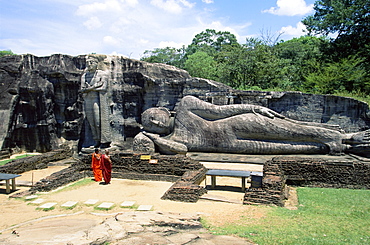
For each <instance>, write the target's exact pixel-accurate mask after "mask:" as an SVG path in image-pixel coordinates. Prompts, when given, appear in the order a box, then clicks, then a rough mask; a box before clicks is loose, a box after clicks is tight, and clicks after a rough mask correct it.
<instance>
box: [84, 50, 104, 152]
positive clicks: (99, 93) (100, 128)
mask: <svg viewBox="0 0 370 245" xmlns="http://www.w3.org/2000/svg"><path fill="white" fill-rule="evenodd" d="M104 58H105V56H103V55H100V56H98V55H90V56H88V57H87V60H86V62H87V66H86V72H85V73H84V74H83V75H82V78H81V92H82V94H83V99H84V111H85V117H86V119H87V121H88V123H89V125H90V128H91V132H92V137H93V139H94V141H95V147H99V146H100V145H103V146H108V145H109V143H110V142H111V139H110V126H109V106H108V96H107V91H108V81H109V70H108V69H107V67H106V64H105V63H104Z"/></svg>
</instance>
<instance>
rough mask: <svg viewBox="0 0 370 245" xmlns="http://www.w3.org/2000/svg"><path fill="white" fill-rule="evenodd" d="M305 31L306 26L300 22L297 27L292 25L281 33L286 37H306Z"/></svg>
mask: <svg viewBox="0 0 370 245" xmlns="http://www.w3.org/2000/svg"><path fill="white" fill-rule="evenodd" d="M304 30H307V29H306V26H305V25H304V24H303V23H302V22H298V23H297V24H296V26H295V27H293V26H290V25H289V26H284V27H282V28H281V29H280V33H282V35H284V36H290V37H300V36H302V35H305V32H304Z"/></svg>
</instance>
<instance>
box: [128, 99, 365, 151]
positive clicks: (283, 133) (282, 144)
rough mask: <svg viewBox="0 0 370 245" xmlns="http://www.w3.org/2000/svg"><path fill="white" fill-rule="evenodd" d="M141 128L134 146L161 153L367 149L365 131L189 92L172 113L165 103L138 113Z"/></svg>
mask: <svg viewBox="0 0 370 245" xmlns="http://www.w3.org/2000/svg"><path fill="white" fill-rule="evenodd" d="M142 125H143V129H144V131H143V132H142V133H140V134H139V135H137V136H136V137H135V141H134V150H135V147H136V146H143V145H148V146H150V142H154V144H155V145H156V147H157V148H158V149H159V151H160V152H161V153H164V154H178V153H182V154H184V153H186V152H187V151H200V152H224V153H244V154H326V153H331V154H338V153H341V152H354V153H355V152H356V149H358V148H356V147H358V146H361V147H362V146H364V147H363V148H361V147H360V148H361V149H362V150H361V151H362V153H365V154H369V149H370V141H369V136H370V135H369V134H370V131H369V130H368V131H363V132H359V133H355V134H345V133H343V132H342V130H340V128H339V127H338V126H335V125H327V124H322V123H312V122H310V123H307V122H300V121H295V120H292V119H288V118H285V117H284V116H283V115H280V114H279V113H277V112H275V111H273V110H271V109H269V108H266V107H263V106H257V105H250V104H234V105H222V106H218V105H213V104H210V103H207V102H205V101H202V100H200V99H198V98H196V97H193V96H185V97H184V98H182V100H181V102H180V103H179V105H178V107H177V108H176V114H175V117H174V118H171V115H170V112H169V111H168V110H167V109H166V108H163V107H162V108H150V109H148V110H146V111H144V112H143V114H142Z"/></svg>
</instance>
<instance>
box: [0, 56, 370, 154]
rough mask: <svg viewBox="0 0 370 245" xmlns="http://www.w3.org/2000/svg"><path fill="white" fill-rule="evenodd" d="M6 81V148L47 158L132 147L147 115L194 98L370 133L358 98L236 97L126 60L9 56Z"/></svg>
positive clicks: (1, 139) (1, 64) (3, 71)
mask: <svg viewBox="0 0 370 245" xmlns="http://www.w3.org/2000/svg"><path fill="white" fill-rule="evenodd" d="M91 60H93V62H90V61H91ZM0 82H1V86H0V116H1V118H2V123H1V125H0V146H1V148H2V149H5V148H14V147H20V148H21V149H24V150H27V151H38V152H47V151H50V150H52V149H56V148H59V147H60V145H61V144H63V143H68V144H69V145H71V146H74V150H75V152H77V151H79V150H80V149H81V148H83V147H91V146H94V145H99V144H101V145H102V146H105V145H109V144H110V145H117V146H123V145H127V144H125V142H126V140H127V139H128V138H133V137H134V136H135V135H137V134H138V133H139V132H140V127H141V113H142V112H143V111H145V110H146V109H148V108H150V107H165V108H167V109H169V110H170V111H173V110H174V109H175V108H176V106H177V104H178V103H179V101H180V100H181V98H183V97H184V96H186V95H193V96H196V97H198V98H200V99H202V100H205V101H208V102H212V103H214V104H219V105H225V104H242V103H250V104H255V105H262V106H266V107H268V108H271V109H273V110H275V111H277V112H279V113H281V114H283V115H285V116H288V117H290V118H292V119H298V120H301V121H308V122H311V121H313V122H320V123H322V122H323V123H329V124H338V125H340V126H341V128H342V129H344V130H345V131H346V132H357V131H361V130H366V129H369V128H370V120H369V118H370V113H369V108H368V105H367V104H366V103H363V102H359V101H357V100H353V99H350V98H343V97H336V96H323V95H309V94H303V93H296V92H284V93H282V92H254V91H236V90H233V89H231V88H230V87H228V86H226V85H224V84H221V83H218V82H215V81H210V80H205V79H199V78H192V77H190V76H189V74H188V73H187V72H186V71H184V70H180V69H177V68H175V67H172V66H168V65H163V64H150V63H146V62H141V61H137V60H132V59H127V58H124V57H120V56H106V55H81V56H76V57H72V56H68V55H60V54H57V55H52V56H48V57H36V56H33V55H19V56H18V55H17V56H5V57H1V58H0ZM88 93H91V96H90V95H89V96H86V94H88ZM87 97H89V98H87Z"/></svg>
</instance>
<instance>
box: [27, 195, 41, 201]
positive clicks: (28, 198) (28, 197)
mask: <svg viewBox="0 0 370 245" xmlns="http://www.w3.org/2000/svg"><path fill="white" fill-rule="evenodd" d="M38 197H39V196H37V195H31V196H26V197H25V198H24V199H25V200H32V199H35V198H38Z"/></svg>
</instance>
